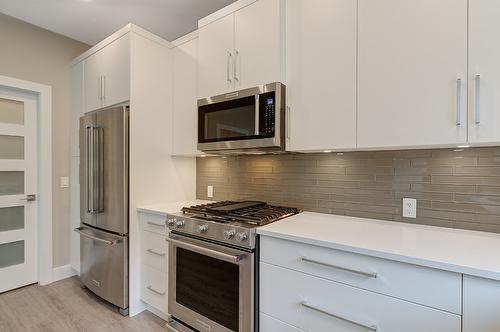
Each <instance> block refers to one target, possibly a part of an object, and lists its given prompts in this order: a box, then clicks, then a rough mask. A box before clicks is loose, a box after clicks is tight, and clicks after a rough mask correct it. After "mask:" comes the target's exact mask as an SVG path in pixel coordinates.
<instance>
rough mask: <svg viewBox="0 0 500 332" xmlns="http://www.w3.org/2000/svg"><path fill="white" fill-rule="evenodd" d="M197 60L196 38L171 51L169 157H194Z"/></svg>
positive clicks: (196, 114)
mask: <svg viewBox="0 0 500 332" xmlns="http://www.w3.org/2000/svg"><path fill="white" fill-rule="evenodd" d="M197 57H198V38H195V39H192V40H190V41H188V42H186V43H184V44H182V45H179V46H178V47H176V48H175V49H174V50H173V62H174V66H173V75H174V84H173V115H172V116H173V119H172V154H173V155H177V156H182V155H196V154H197V153H198V150H197V148H196V146H197V141H198V139H197V138H198V126H197V124H198V107H197V102H196V101H197V89H196V80H197V73H198V70H197V69H198V64H197Z"/></svg>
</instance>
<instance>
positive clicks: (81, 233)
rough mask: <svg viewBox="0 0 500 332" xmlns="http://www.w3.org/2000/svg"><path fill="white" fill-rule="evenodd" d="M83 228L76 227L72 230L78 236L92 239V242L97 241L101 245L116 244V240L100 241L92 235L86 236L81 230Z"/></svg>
mask: <svg viewBox="0 0 500 332" xmlns="http://www.w3.org/2000/svg"><path fill="white" fill-rule="evenodd" d="M84 229H85V228H83V227H77V228H75V229H74V231H75V232H77V233H78V234H80V235H82V236H85V237H87V238H89V239H92V240H94V241H97V242H101V243H104V244H107V245H108V246H112V245H115V244H117V243H118V240H106V239H101V238H99V237H97V236H94V235H92V234H88V233H85V232H84V231H83V230H84Z"/></svg>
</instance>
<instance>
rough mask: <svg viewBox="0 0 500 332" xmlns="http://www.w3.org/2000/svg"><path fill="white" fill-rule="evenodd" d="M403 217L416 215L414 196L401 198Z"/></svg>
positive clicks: (414, 216)
mask: <svg viewBox="0 0 500 332" xmlns="http://www.w3.org/2000/svg"><path fill="white" fill-rule="evenodd" d="M403 217H405V218H416V217H417V200H416V199H414V198H403Z"/></svg>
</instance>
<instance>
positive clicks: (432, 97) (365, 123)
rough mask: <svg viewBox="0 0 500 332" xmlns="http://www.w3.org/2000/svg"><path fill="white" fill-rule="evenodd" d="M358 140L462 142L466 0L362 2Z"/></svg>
mask: <svg viewBox="0 0 500 332" xmlns="http://www.w3.org/2000/svg"><path fill="white" fill-rule="evenodd" d="M358 38H359V44H358V45H359V49H358V52H359V53H358V89H359V90H358V146H359V147H360V148H388V147H389V148H390V147H410V146H413V147H423V146H433V145H454V144H460V143H464V142H466V139H467V137H466V131H467V104H466V97H467V79H466V78H467V0H441V1H435V0H419V1H414V0H359V36H358Z"/></svg>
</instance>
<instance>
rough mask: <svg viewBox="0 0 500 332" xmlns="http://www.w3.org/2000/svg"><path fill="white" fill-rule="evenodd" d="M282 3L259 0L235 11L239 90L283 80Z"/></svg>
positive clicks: (236, 72) (237, 88) (236, 71)
mask: <svg viewBox="0 0 500 332" xmlns="http://www.w3.org/2000/svg"><path fill="white" fill-rule="evenodd" d="M281 3H282V0H259V1H257V2H255V3H253V4H251V5H250V6H247V7H244V8H243V9H240V10H239V11H237V12H236V13H235V16H234V17H235V18H234V31H235V37H234V42H235V50H234V60H235V63H234V64H235V66H234V68H235V70H234V82H235V89H236V90H241V89H246V88H251V87H254V86H257V85H261V84H267V83H272V82H281V81H282V77H281V73H282V71H281V69H282V65H281V64H282V61H281V60H282V54H283V53H282V47H281V45H282V42H281V40H282V39H281V37H282V34H283V25H284V24H283V20H282V19H281V16H282V15H281V11H280V8H281ZM283 37H284V34H283Z"/></svg>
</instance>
